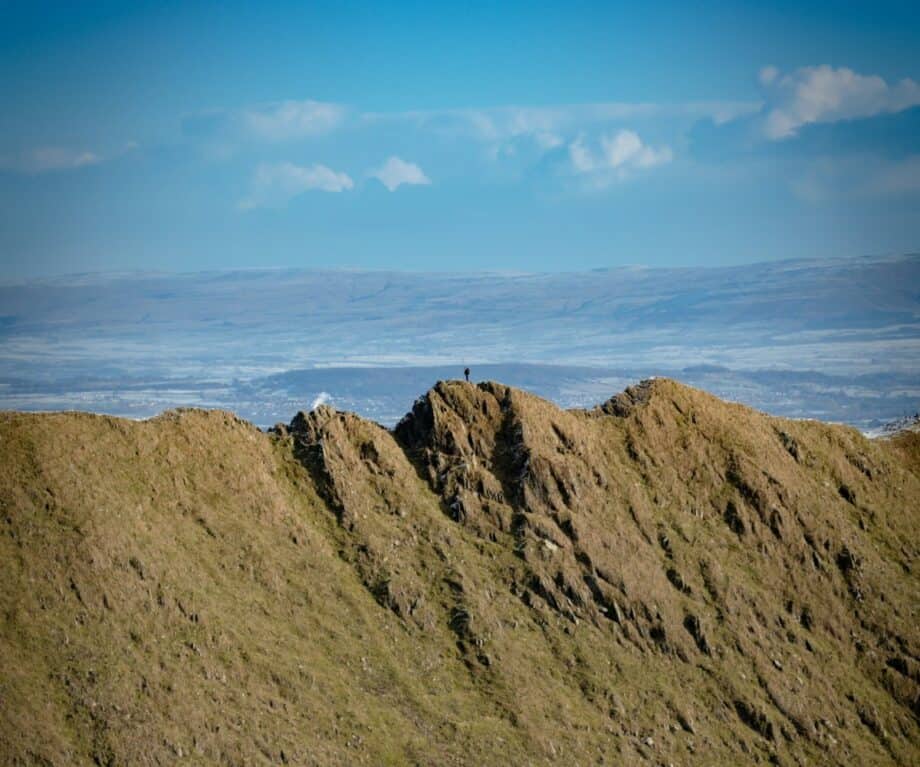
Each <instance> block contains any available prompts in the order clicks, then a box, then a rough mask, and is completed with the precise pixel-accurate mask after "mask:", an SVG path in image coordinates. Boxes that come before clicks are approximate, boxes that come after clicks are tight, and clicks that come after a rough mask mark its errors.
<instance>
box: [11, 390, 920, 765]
mask: <svg viewBox="0 0 920 767" xmlns="http://www.w3.org/2000/svg"><path fill="white" fill-rule="evenodd" d="M0 435H2V437H3V444H4V448H5V451H4V452H5V454H6V456H7V460H5V461H4V465H3V468H2V473H0V511H2V515H3V524H4V527H5V533H6V534H5V535H4V536H2V538H0V541H2V546H3V551H2V553H3V561H4V562H5V563H6V564H5V565H4V570H6V571H7V573H6V575H7V576H8V577H6V578H4V582H5V585H4V586H2V587H0V589H2V590H0V597H2V605H3V608H4V612H3V616H4V618H3V624H2V626H3V629H2V631H0V643H2V647H3V649H4V655H5V656H6V657H11V658H15V659H16V661H17V662H16V663H15V664H13V665H12V666H9V667H7V670H6V671H5V672H4V678H3V680H2V687H0V695H2V697H3V699H4V700H5V701H7V702H8V704H7V705H5V706H3V707H2V713H0V717H2V719H0V723H2V725H3V726H2V729H0V752H2V753H6V754H7V756H8V757H9V761H10V762H11V763H14V764H36V763H51V764H57V763H61V764H63V763H93V762H96V763H103V764H105V763H112V764H115V763H122V762H131V763H135V762H136V763H149V764H155V763H165V762H171V761H174V760H175V759H176V758H179V757H181V758H189V759H191V760H192V762H207V763H213V762H218V763H226V764H235V763H248V762H264V763H269V762H275V763H285V762H289V763H305V764H339V763H369V764H379V763H384V764H386V763H390V764H444V763H451V764H474V763H508V762H516V763H522V764H524V763H530V764H552V763H569V764H570V763H577V764H587V763H618V762H622V761H624V760H625V761H627V762H630V763H648V764H662V763H663V764H667V763H668V762H673V763H675V764H677V763H697V762H699V761H701V760H702V761H704V762H706V763H709V764H719V763H725V764H730V763H738V762H739V761H745V762H749V763H758V762H772V763H781V764H805V763H840V762H841V761H844V760H856V761H858V762H860V763H864V764H910V763H912V762H914V761H915V760H916V757H917V753H918V751H917V749H918V746H917V744H918V742H920V741H918V734H920V727H918V718H920V636H918V631H917V628H916V627H917V625H918V621H917V603H916V596H915V595H916V593H917V586H918V579H917V574H916V572H915V570H916V556H917V552H918V541H917V536H916V532H915V530H916V522H917V521H918V520H917V515H918V513H920V476H918V474H917V467H918V465H920V462H918V461H917V456H918V455H920V445H918V440H917V438H916V435H910V434H908V435H902V436H900V437H897V438H895V439H893V440H890V441H886V442H884V443H879V442H874V441H870V440H866V439H865V438H864V437H863V436H862V435H860V434H859V433H858V432H856V431H855V430H854V429H850V428H847V427H839V426H830V425H826V424H821V423H817V422H802V421H788V420H785V419H778V418H772V417H769V416H765V415H763V414H760V413H757V412H756V411H752V410H750V409H749V408H746V407H744V406H741V405H734V404H729V403H724V402H721V401H719V400H717V399H716V398H714V397H712V396H710V395H707V394H705V393H704V392H701V391H698V390H693V389H690V388H689V387H686V386H683V385H681V384H678V383H676V382H674V381H671V380H668V379H656V380H652V381H646V382H643V383H641V384H639V385H637V386H634V387H629V388H628V389H627V390H626V391H625V392H623V393H621V394H619V395H615V396H614V397H612V398H611V399H610V400H608V401H607V402H606V403H604V404H603V405H601V406H599V407H597V408H595V409H593V410H573V411H563V410H560V409H559V408H558V407H556V406H555V405H553V404H551V403H549V402H547V401H545V400H541V399H540V398H538V397H535V396H534V395H530V394H527V393H526V392H522V391H520V390H516V389H511V388H510V387H506V386H504V385H502V384H499V383H495V382H485V383H481V384H468V383H465V382H459V381H447V382H439V383H438V384H436V385H435V386H434V387H433V388H432V389H431V390H429V391H428V392H427V393H426V394H425V395H423V396H422V397H421V398H419V400H417V401H416V403H415V405H414V406H413V409H412V411H411V412H410V413H409V414H407V416H406V417H405V418H404V419H403V420H402V421H401V422H400V423H399V424H398V425H397V426H396V427H395V428H394V429H393V430H387V429H385V428H383V427H381V426H379V425H377V424H374V423H372V422H369V421H366V420H364V419H361V418H360V417H358V416H354V415H352V414H348V413H340V412H337V411H335V410H333V409H332V408H330V407H328V406H321V407H319V408H317V409H316V410H314V411H313V412H311V413H299V414H298V415H296V416H295V417H294V419H293V420H292V421H291V423H290V424H289V425H287V426H279V427H276V429H275V430H274V431H273V433H272V434H268V435H266V434H264V433H262V432H260V431H259V430H258V429H256V428H255V427H253V426H252V425H251V424H247V423H246V422H243V421H241V420H240V419H238V418H236V417H235V416H233V415H232V414H229V413H223V412H220V411H197V410H186V411H177V412H170V413H166V414H163V415H161V416H159V417H157V418H155V419H151V420H149V421H146V422H130V421H122V420H119V419H115V418H111V417H106V416H90V415H85V414H53V415H51V414H49V415H25V414H15V413H4V414H2V416H0ZM40 701H44V702H45V703H44V704H43V705H40ZM27 723H28V724H27Z"/></svg>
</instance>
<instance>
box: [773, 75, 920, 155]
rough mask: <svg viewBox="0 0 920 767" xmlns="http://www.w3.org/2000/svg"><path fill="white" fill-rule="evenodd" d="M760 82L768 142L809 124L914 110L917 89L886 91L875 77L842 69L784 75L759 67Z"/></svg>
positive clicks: (909, 84)
mask: <svg viewBox="0 0 920 767" xmlns="http://www.w3.org/2000/svg"><path fill="white" fill-rule="evenodd" d="M760 81H761V83H762V84H763V85H764V87H765V88H766V89H767V94H768V97H769V98H768V106H767V112H766V116H765V118H764V122H763V132H764V134H765V135H766V137H767V138H769V139H772V140H779V139H785V138H789V137H791V136H795V135H796V133H797V132H798V130H799V129H800V128H801V127H802V126H804V125H809V124H812V123H829V122H837V121H839V120H851V119H856V118H860V117H872V116H873V115H878V114H883V113H891V112H900V111H902V110H904V109H909V108H910V107H912V106H916V105H918V104H920V85H918V84H917V83H916V82H914V81H913V80H910V79H904V80H901V81H900V82H898V83H895V84H892V85H889V84H888V83H886V82H885V80H883V79H882V78H881V77H878V76H876V75H868V76H867V75H861V74H858V73H857V72H854V71H853V70H852V69H847V68H846V67H841V68H839V69H835V68H833V67H830V66H827V65H823V66H818V67H802V68H800V69H797V70H795V71H794V72H790V73H789V74H786V75H781V74H780V73H779V71H778V70H776V69H775V67H765V68H764V69H762V70H761V73H760Z"/></svg>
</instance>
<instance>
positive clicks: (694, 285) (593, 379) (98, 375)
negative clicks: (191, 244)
mask: <svg viewBox="0 0 920 767" xmlns="http://www.w3.org/2000/svg"><path fill="white" fill-rule="evenodd" d="M468 364H469V365H472V366H473V367H474V375H475V376H476V377H479V378H484V377H492V378H500V379H502V380H505V381H507V382H508V383H511V384H514V385H517V386H524V387H525V388H530V389H532V390H534V391H536V392H537V393H540V394H543V395H544V396H548V397H550V398H553V399H555V400H556V401H558V402H560V403H561V404H563V405H568V406H572V405H584V404H591V403H593V402H597V401H600V400H601V399H604V398H606V397H607V396H609V395H610V394H611V393H613V392H614V391H615V390H617V389H618V388H622V386H623V385H625V384H626V383H629V382H630V381H632V380H635V379H636V378H638V377H642V376H645V375H651V374H660V375H672V376H674V377H677V378H680V379H681V380H684V381H686V382H688V383H691V384H693V385H698V386H701V387H703V388H707V389H709V390H711V391H713V392H714V393H716V394H719V395H720V396H724V397H729V398H731V399H737V400H739V401H743V402H746V403H748V404H751V405H754V406H756V407H760V408H762V409H765V410H768V411H771V412H775V413H780V414H786V415H795V416H812V417H819V418H825V419H828V420H837V421H846V422H850V423H854V424H856V425H859V426H861V427H863V428H870V427H871V426H872V422H873V421H877V422H879V423H881V422H882V421H885V420H890V419H892V418H896V417H899V416H902V415H905V414H907V413H908V412H913V411H914V410H916V409H917V405H918V403H920V255H916V254H915V255H908V256H898V257H885V258H859V259H841V260H832V261H784V262H770V263H762V264H754V265H748V266H740V267H725V268H699V269H649V268H641V267H623V268H616V269H609V270H601V271H592V272H581V273H562V274H502V273H495V274H485V273H475V274H461V273H443V274H442V273H425V274H418V273H399V272H365V271H293V270H254V271H233V272H208V273H197V274H175V275H172V274H157V273H143V274H103V275H92V274H90V275H77V276H71V277H60V278H54V279H47V280H33V281H28V282H20V283H15V284H11V283H8V284H5V285H0V406H2V407H10V408H21V409H51V408H62V407H77V408H85V409H92V410H99V411H105V412H116V413H120V414H124V415H135V416H143V415H149V414H151V413H154V412H157V411H159V410H161V409H163V408H165V407H169V406H171V405H176V404H201V405H209V406H210V405H217V406H221V407H228V408H231V409H234V410H237V411H238V412H240V413H241V414H242V415H244V416H246V417H249V418H252V419H254V420H256V422H258V423H261V424H267V423H271V422H273V421H274V420H278V419H279V418H284V419H287V418H289V417H290V415H291V413H292V412H293V410H296V409H297V408H298V407H305V406H309V404H310V403H311V402H312V401H313V399H315V398H316V397H318V396H319V395H320V394H321V393H322V392H326V395H327V396H328V397H329V398H331V399H332V401H333V403H334V404H337V405H338V406H340V407H349V408H351V409H355V410H357V411H359V412H362V413H363V414H365V415H369V416H371V417H376V418H379V419H380V420H383V421H386V422H390V421H392V420H393V419H394V418H395V417H398V415H401V414H402V413H403V412H405V410H406V409H408V407H409V405H410V404H411V400H412V398H413V397H414V396H416V395H417V394H419V393H420V392H421V391H422V390H423V389H424V388H425V387H426V386H427V385H430V383H431V382H433V381H434V380H436V379H437V378H439V377H448V376H453V377H456V376H459V374H460V371H462V369H463V367H464V366H466V365H468ZM489 366H492V367H489Z"/></svg>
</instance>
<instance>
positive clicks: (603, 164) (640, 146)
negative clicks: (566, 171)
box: [569, 130, 674, 179]
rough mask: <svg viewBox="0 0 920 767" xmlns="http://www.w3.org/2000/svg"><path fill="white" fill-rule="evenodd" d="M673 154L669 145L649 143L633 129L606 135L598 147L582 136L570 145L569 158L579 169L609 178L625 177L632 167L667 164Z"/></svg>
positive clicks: (576, 170)
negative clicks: (657, 145)
mask: <svg viewBox="0 0 920 767" xmlns="http://www.w3.org/2000/svg"><path fill="white" fill-rule="evenodd" d="M673 157H674V153H673V152H672V151H671V148H670V147H667V146H661V147H652V146H649V145H648V144H645V143H644V142H643V141H642V139H641V138H640V137H639V134H638V133H636V132H634V131H631V130H621V131H617V132H616V133H613V134H610V135H607V136H603V137H602V138H601V139H600V141H599V142H598V146H597V147H592V146H590V145H589V144H588V143H587V142H586V140H585V138H584V137H583V136H579V137H578V138H577V139H576V140H575V141H573V142H572V143H571V144H570V145H569V160H570V161H571V164H572V169H573V170H574V171H575V172H576V173H580V174H603V175H604V176H605V177H607V178H610V179H622V178H625V177H626V176H627V175H628V174H629V173H630V172H631V171H634V170H638V169H646V168H654V167H655V166H656V165H664V164H665V163H669V162H671V160H672V159H673Z"/></svg>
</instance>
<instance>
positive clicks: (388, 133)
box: [0, 3, 920, 280]
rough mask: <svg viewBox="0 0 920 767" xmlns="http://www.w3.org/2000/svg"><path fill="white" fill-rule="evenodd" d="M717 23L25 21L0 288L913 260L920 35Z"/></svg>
mask: <svg viewBox="0 0 920 767" xmlns="http://www.w3.org/2000/svg"><path fill="white" fill-rule="evenodd" d="M528 7H529V6H528ZM718 8H721V9H722V10H721V12H719V13H716V10H717V6H715V5H710V6H708V7H707V8H705V9H704V10H702V11H697V12H691V11H688V10H687V9H685V8H683V7H682V6H681V5H680V4H674V3H671V4H667V3H665V4H658V5H657V6H656V8H655V9H649V10H638V9H634V8H630V7H628V6H626V5H625V4H622V5H621V4H590V3H588V4H576V6H569V5H567V6H565V7H562V6H549V5H539V6H534V7H533V9H532V12H527V7H524V6H520V5H516V4H511V5H507V6H503V7H502V8H501V9H491V8H488V7H484V6H480V5H476V4H474V5H473V6H471V7H470V8H469V9H468V10H467V11H463V12H460V11H455V10H451V9H446V10H445V9H443V8H434V9H433V8H420V7H416V6H414V5H413V4H396V5H393V6H388V7H387V8H385V9H375V8H374V7H373V6H369V5H368V6H362V5H361V4H354V3H351V4H348V3H346V4H337V5H336V6H335V7H334V8H333V7H321V6H313V7H311V8H307V9H304V8H299V7H296V6H295V5H294V4H284V3H281V4H276V5H275V6H274V8H273V11H272V12H271V13H266V12H262V13H259V12H258V11H257V10H253V9H250V8H246V7H245V5H244V4H239V3H230V4H226V5H223V6H215V5H212V4H207V3H203V4H202V3H199V4H190V5H181V4H165V5H164V4H148V3H139V4H133V5H132V6H130V7H122V6H121V5H120V4H117V3H100V4H95V5H93V6H92V7H90V6H85V5H84V6H82V7H80V8H70V7H68V6H66V5H65V4H53V3H45V4H28V5H26V4H17V3H12V4H6V5H4V7H3V10H2V13H3V15H4V19H3V20H4V24H3V25H2V27H3V31H2V32H0V64H2V66H0V97H2V98H3V99H4V101H5V102H6V103H12V104H14V105H15V108H14V109H11V110H7V111H6V112H5V113H4V114H3V115H2V116H0V279H3V280H15V279H20V278H30V277H38V276H53V275H57V274H68V273H81V272H88V271H134V270H142V271H143V270H152V271H157V270H162V271H169V272H188V271H202V270H211V269H238V268H272V267H277V268H307V269H327V268H333V269H335V268H357V269H362V268H363V269H377V270H381V269H382V270H387V269H394V270H410V271H467V270H472V271H482V270H499V271H549V272H556V271H577V270H585V269H592V268H603V267H615V266H620V265H628V264H642V265H648V266H670V267H679V266H707V265H739V264H744V263H752V262H760V261H769V260H786V259H790V258H791V259H798V258H828V257H851V256H860V255H880V254H901V253H909V252H916V250H917V249H918V246H920V223H918V222H920V84H918V80H920V53H918V49H917V46H916V45H915V42H916V39H917V32H918V30H920V22H918V18H920V13H918V12H917V11H916V10H915V9H913V8H912V7H911V6H910V5H909V4H907V3H890V4H885V3H883V4H879V3H875V4H872V5H871V6H870V5H863V6H860V7H855V8H854V7H851V6H850V5H846V4H839V5H838V4H807V3H805V4H803V3H796V4H779V5H777V6H776V7H774V8H772V9H762V8H756V7H751V6H750V5H749V4H744V3H735V4H731V5H730V6H727V7H723V6H718ZM869 21H871V22H872V24H871V25H869V24H868V22H869Z"/></svg>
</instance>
